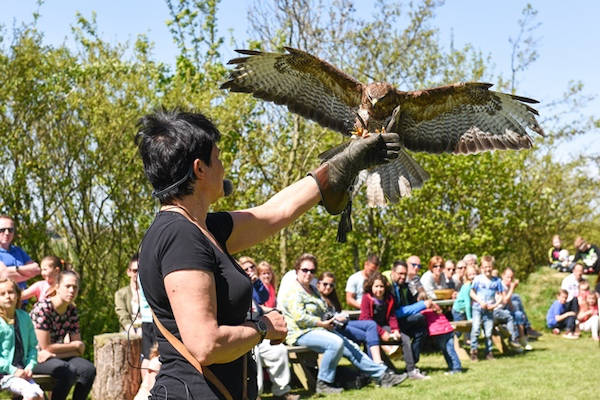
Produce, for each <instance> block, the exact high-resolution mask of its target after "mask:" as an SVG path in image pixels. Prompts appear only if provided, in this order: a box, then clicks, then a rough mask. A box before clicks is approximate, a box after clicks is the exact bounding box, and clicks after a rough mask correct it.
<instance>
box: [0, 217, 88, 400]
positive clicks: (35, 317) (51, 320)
mask: <svg viewBox="0 0 600 400" xmlns="http://www.w3.org/2000/svg"><path fill="white" fill-rule="evenodd" d="M15 229H16V228H15V223H14V220H13V219H12V218H11V217H10V216H7V215H0V376H1V378H0V388H1V389H3V390H7V391H10V392H12V393H13V394H14V395H16V396H21V397H23V398H24V399H26V400H34V399H35V400H41V399H43V398H44V393H43V391H42V389H41V388H40V386H38V385H37V383H36V382H35V381H34V380H33V379H32V377H33V374H48V375H51V376H52V377H53V378H54V379H55V382H56V383H55V385H54V387H53V389H52V399H53V400H54V399H56V400H61V399H66V398H67V395H68V394H69V393H70V392H71V390H72V399H74V400H85V399H86V398H87V396H88V394H89V392H90V390H91V389H92V384H93V383H94V379H95V377H96V369H95V367H94V365H93V364H92V363H91V362H90V361H88V360H86V359H85V358H83V354H84V352H85V344H84V343H83V341H82V340H81V333H80V330H79V316H78V313H77V307H76V305H75V303H74V302H75V299H76V297H77V294H78V291H79V275H78V274H77V273H76V272H75V271H73V270H72V269H70V268H69V266H68V265H66V264H65V262H64V261H62V260H61V259H59V258H58V257H56V256H46V257H44V258H43V259H42V261H41V268H40V266H39V265H38V263H36V262H35V261H33V260H32V259H31V257H29V255H28V254H27V253H26V252H25V251H24V250H23V249H21V248H20V247H19V246H16V245H15V244H13V239H14V237H15ZM40 273H41V275H42V278H43V280H40V281H38V282H36V283H34V284H33V285H31V287H29V288H28V287H27V280H28V279H30V278H33V277H35V276H37V275H39V274H40ZM32 297H35V298H36V300H37V302H36V303H35V304H34V305H33V307H32V310H31V312H30V313H27V312H26V311H24V310H23V309H22V307H23V300H25V299H30V298H32Z"/></svg>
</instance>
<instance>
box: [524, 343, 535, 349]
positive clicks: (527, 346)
mask: <svg viewBox="0 0 600 400" xmlns="http://www.w3.org/2000/svg"><path fill="white" fill-rule="evenodd" d="M525 350H527V351H531V350H533V347H531V345H530V344H529V343H527V344H526V345H525Z"/></svg>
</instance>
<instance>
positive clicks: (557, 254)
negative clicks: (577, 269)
mask: <svg viewBox="0 0 600 400" xmlns="http://www.w3.org/2000/svg"><path fill="white" fill-rule="evenodd" d="M562 251H563V248H562V242H561V240H560V236H558V235H554V236H552V247H550V250H548V262H549V264H550V268H553V269H557V270H559V271H563V268H564V267H566V265H564V261H565V260H564V253H562V254H561V252H562ZM567 255H568V252H567ZM566 271H567V270H566V269H565V270H564V271H563V272H566Z"/></svg>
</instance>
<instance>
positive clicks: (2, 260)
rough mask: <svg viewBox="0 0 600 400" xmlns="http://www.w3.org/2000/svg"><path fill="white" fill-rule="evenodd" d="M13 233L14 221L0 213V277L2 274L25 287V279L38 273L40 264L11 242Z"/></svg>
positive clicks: (14, 231) (14, 230) (13, 236)
mask: <svg viewBox="0 0 600 400" xmlns="http://www.w3.org/2000/svg"><path fill="white" fill-rule="evenodd" d="M15 233H16V229H15V221H14V220H13V219H12V218H11V217H9V216H8V215H0V277H1V276H2V274H4V277H5V278H8V279H10V280H12V281H14V282H17V283H18V284H19V287H20V288H21V289H25V288H27V283H26V281H27V280H28V279H30V278H33V277H34V276H37V275H38V274H39V273H40V266H39V265H38V263H36V262H35V261H33V260H32V259H31V257H29V255H28V254H27V253H26V252H25V251H24V250H23V249H22V248H20V247H19V246H15V245H14V244H12V242H13V239H14V238H15Z"/></svg>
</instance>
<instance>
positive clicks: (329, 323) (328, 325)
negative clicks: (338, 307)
mask: <svg viewBox="0 0 600 400" xmlns="http://www.w3.org/2000/svg"><path fill="white" fill-rule="evenodd" d="M334 319H335V317H334V318H331V319H327V320H325V321H318V322H317V326H318V327H320V328H325V329H327V330H329V331H332V330H333V320H334Z"/></svg>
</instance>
